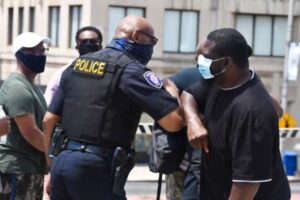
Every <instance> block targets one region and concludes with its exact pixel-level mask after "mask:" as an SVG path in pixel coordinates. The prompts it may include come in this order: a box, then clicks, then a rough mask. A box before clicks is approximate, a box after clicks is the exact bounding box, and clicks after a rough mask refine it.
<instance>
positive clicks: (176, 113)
mask: <svg viewBox="0 0 300 200" xmlns="http://www.w3.org/2000/svg"><path fill="white" fill-rule="evenodd" d="M181 113H182V111H181V109H180V108H179V107H178V108H177V109H175V110H173V111H172V112H170V113H168V114H167V115H165V116H164V117H162V118H161V119H160V120H158V124H159V125H160V126H161V127H163V128H164V129H165V130H166V131H169V132H176V131H180V130H181V129H182V128H183V126H184V119H183V117H182V115H181Z"/></svg>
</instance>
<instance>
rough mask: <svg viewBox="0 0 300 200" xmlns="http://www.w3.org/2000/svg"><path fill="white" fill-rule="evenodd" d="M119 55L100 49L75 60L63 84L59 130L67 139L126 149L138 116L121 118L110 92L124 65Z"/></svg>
mask: <svg viewBox="0 0 300 200" xmlns="http://www.w3.org/2000/svg"><path fill="white" fill-rule="evenodd" d="M132 62H135V60H133V59H131V58H130V57H128V56H127V55H125V54H124V53H122V52H119V51H116V50H111V49H104V50H103V51H100V52H95V53H91V54H87V55H84V56H81V57H79V58H78V59H76V60H75V61H74V62H73V64H72V68H73V71H72V72H71V75H70V76H69V77H68V78H67V79H65V80H64V87H63V88H64V94H65V97H64V107H63V114H62V128H63V130H64V131H65V133H66V135H67V136H68V137H69V138H72V139H76V140H79V141H82V142H87V143H92V144H97V145H101V146H106V147H115V146H122V147H125V148H129V147H130V146H131V143H132V141H133V139H134V135H135V132H136V128H137V126H138V123H139V119H140V115H132V116H124V113H123V112H122V111H121V110H120V109H119V103H118V99H116V98H114V92H115V90H116V87H117V85H118V80H119V78H120V76H121V74H122V72H123V70H124V69H125V67H126V65H128V64H129V63H132Z"/></svg>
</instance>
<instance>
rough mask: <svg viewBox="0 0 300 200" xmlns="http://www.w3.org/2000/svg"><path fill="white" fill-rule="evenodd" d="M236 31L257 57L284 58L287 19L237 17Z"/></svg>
mask: <svg viewBox="0 0 300 200" xmlns="http://www.w3.org/2000/svg"><path fill="white" fill-rule="evenodd" d="M236 29H237V30H238V31H240V32H241V33H242V34H243V35H244V37H245V38H246V40H247V42H248V44H249V45H250V46H252V48H253V54H254V55H257V56H284V53H285V40H286V29H287V18H286V17H282V16H269V15H241V14H239V15H237V20H236Z"/></svg>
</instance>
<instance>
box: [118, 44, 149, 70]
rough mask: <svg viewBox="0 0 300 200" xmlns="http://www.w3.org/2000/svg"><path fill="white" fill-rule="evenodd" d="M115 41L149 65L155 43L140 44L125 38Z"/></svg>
mask: <svg viewBox="0 0 300 200" xmlns="http://www.w3.org/2000/svg"><path fill="white" fill-rule="evenodd" d="M115 42H116V43H117V44H119V45H120V46H121V47H122V48H124V49H125V50H126V51H127V52H128V53H129V54H130V55H131V56H132V57H134V58H135V59H137V60H138V61H139V62H140V63H141V64H144V65H147V63H148V62H149V60H150V59H151V56H152V54H153V44H139V43H136V42H133V41H130V40H126V39H125V38H119V39H115Z"/></svg>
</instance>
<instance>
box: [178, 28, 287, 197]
mask: <svg viewBox="0 0 300 200" xmlns="http://www.w3.org/2000/svg"><path fill="white" fill-rule="evenodd" d="M197 53H198V55H197V56H198V68H199V71H200V73H201V75H202V77H203V78H204V80H203V81H202V82H199V83H198V84H196V85H194V86H192V87H191V88H189V89H188V90H187V91H186V92H184V93H183V95H182V101H183V105H184V110H185V117H186V121H187V123H188V124H187V125H188V138H189V141H190V142H191V144H192V145H193V146H194V147H195V148H203V149H204V151H203V154H202V164H201V165H202V166H201V184H200V187H201V189H200V190H201V193H200V199H205V200H211V199H212V200H214V199H215V200H221V199H261V200H267V199H272V200H276V199H278V200H288V199H290V195H291V194H290V188H289V184H288V181H287V178H286V176H285V174H284V170H283V165H282V161H281V157H280V151H279V133H278V118H277V114H276V111H275V108H274V106H273V103H272V100H271V98H270V96H269V94H268V92H267V91H266V89H265V87H264V86H263V84H262V82H261V80H260V79H259V77H258V76H257V74H256V73H255V72H254V71H252V70H250V69H249V62H248V56H250V55H251V53H252V52H251V48H250V47H249V46H248V45H247V43H246V40H245V39H244V37H243V36H242V35H241V34H240V33H239V32H237V31H236V30H234V29H219V30H215V31H213V32H211V33H210V34H209V35H208V36H207V38H205V39H204V40H203V41H201V42H200V44H199V46H198V49H197ZM198 112H201V113H203V114H204V124H203V125H204V127H203V125H202V123H201V120H200V119H199V117H198V115H197V113H198Z"/></svg>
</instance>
